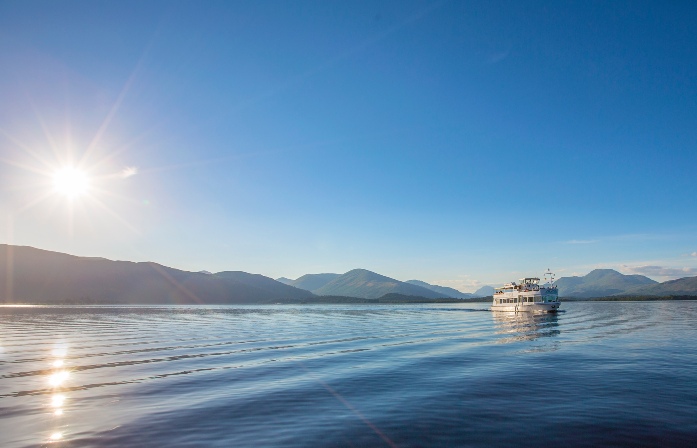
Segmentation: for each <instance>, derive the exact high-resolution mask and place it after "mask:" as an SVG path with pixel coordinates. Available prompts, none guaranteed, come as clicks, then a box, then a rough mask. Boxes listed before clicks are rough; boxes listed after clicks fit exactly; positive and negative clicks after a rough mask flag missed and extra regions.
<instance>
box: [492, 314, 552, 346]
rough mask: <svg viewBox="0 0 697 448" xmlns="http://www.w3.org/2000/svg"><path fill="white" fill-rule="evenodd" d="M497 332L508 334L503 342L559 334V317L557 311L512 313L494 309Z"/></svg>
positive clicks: (529, 339)
mask: <svg viewBox="0 0 697 448" xmlns="http://www.w3.org/2000/svg"><path fill="white" fill-rule="evenodd" d="M491 314H493V315H494V323H495V324H496V334H501V335H508V336H509V337H505V338H503V339H502V340H500V342H501V343H508V342H515V341H533V340H535V339H539V338H543V337H554V336H558V335H559V334H560V333H561V332H560V331H559V318H558V317H557V314H556V313H545V314H534V313H511V312H504V311H493V312H492V313H491Z"/></svg>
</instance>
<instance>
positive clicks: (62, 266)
mask: <svg viewBox="0 0 697 448" xmlns="http://www.w3.org/2000/svg"><path fill="white" fill-rule="evenodd" d="M0 273H1V275H0V291H1V292H2V296H0V303H48V304H50V303H134V304H135V303H138V304H234V303H272V302H277V301H283V300H284V299H301V298H309V297H312V296H313V294H312V293H310V292H309V291H304V290H301V289H298V288H295V287H292V286H288V285H284V284H282V283H280V282H277V281H275V280H273V279H270V278H268V277H264V276H263V275H255V274H247V273H245V272H220V273H217V274H204V273H200V272H188V271H182V270H179V269H174V268H170V267H167V266H163V265H160V264H157V263H151V262H142V263H135V262H130V261H112V260H107V259H104V258H88V257H77V256H73V255H68V254H63V253H59V252H51V251H47V250H41V249H35V248H33V247H26V246H9V245H6V244H2V245H0Z"/></svg>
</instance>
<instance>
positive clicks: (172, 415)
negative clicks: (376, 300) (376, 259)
mask: <svg viewBox="0 0 697 448" xmlns="http://www.w3.org/2000/svg"><path fill="white" fill-rule="evenodd" d="M488 308H489V304H484V303H480V304H477V303H470V304H438V305H297V306H296V305H277V306H170V307H168V306H130V307H129V306H115V307H105V306H102V307H98V306H93V307H89V306H65V307H10V306H5V307H1V308H0V329H1V330H2V331H1V332H0V445H2V446H3V447H5V448H8V447H35V446H52V447H91V446H94V447H97V446H99V447H102V446H140V447H162V446H170V447H185V446H189V447H194V446H221V447H230V446H264V447H307V446H319V447H322V446H336V447H365V446H376V447H380V446H389V447H395V446H397V447H421V446H473V447H477V446H481V447H484V446H495V445H498V446H501V445H503V446H506V445H507V446H529V447H533V446H534V447H538V446H562V445H563V446H565V447H575V446H695V445H697V325H696V324H697V302H696V301H681V302H574V303H569V302H564V303H563V304H562V309H563V310H564V311H563V312H561V313H558V314H556V315H554V314H548V315H536V316H528V315H515V314H512V313H511V314H506V313H493V312H491V311H489V309H488Z"/></svg>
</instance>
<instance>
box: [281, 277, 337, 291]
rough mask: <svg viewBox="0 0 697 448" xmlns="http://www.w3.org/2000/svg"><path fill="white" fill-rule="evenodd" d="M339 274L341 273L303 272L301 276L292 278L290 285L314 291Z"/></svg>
mask: <svg viewBox="0 0 697 448" xmlns="http://www.w3.org/2000/svg"><path fill="white" fill-rule="evenodd" d="M340 275H341V274H305V275H303V276H302V277H298V278H297V279H295V280H293V282H292V283H290V285H292V286H295V287H296V288H300V289H306V290H308V291H314V290H317V289H320V288H321V287H323V286H324V285H326V284H327V283H329V282H331V281H332V280H334V279H335V278H337V277H339V276H340Z"/></svg>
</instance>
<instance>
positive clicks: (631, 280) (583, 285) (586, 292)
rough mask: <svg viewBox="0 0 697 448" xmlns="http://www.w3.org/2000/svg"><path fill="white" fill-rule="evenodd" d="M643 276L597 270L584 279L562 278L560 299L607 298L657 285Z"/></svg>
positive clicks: (558, 283)
mask: <svg viewBox="0 0 697 448" xmlns="http://www.w3.org/2000/svg"><path fill="white" fill-rule="evenodd" d="M657 283H658V282H656V281H655V280H651V279H650V278H648V277H645V276H643V275H624V274H621V273H619V272H617V271H615V270H613V269H595V270H593V271H591V272H589V273H588V274H587V275H585V276H583V277H576V276H574V277H561V278H560V279H559V280H557V281H556V284H557V286H558V287H559V296H560V297H576V298H590V297H605V296H612V295H618V294H626V293H627V292H628V291H631V290H633V289H636V288H639V287H642V286H648V285H654V284H657Z"/></svg>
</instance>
